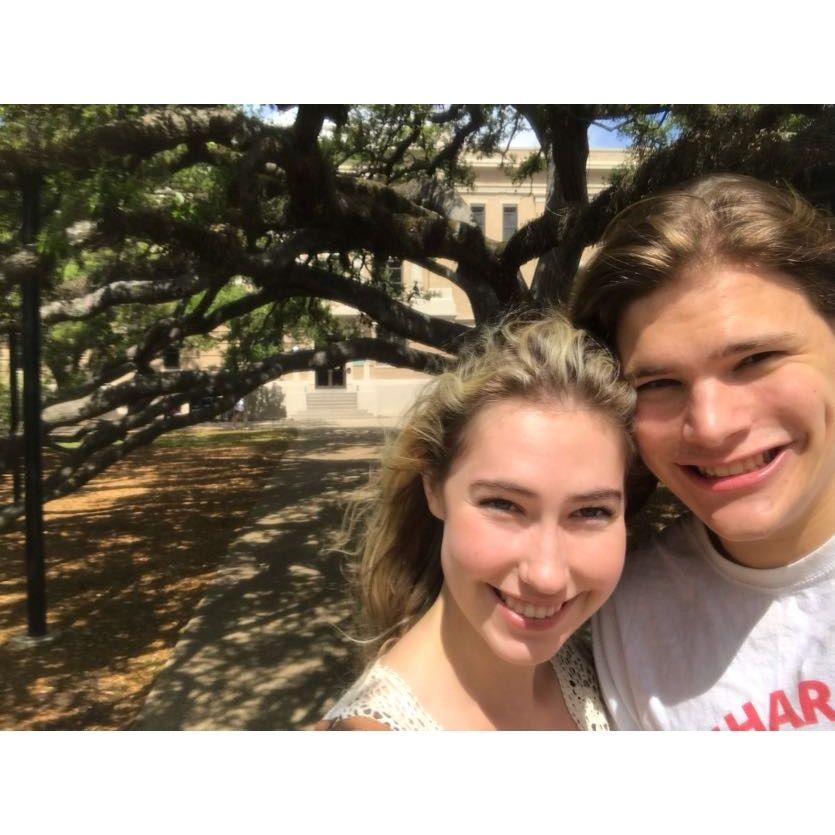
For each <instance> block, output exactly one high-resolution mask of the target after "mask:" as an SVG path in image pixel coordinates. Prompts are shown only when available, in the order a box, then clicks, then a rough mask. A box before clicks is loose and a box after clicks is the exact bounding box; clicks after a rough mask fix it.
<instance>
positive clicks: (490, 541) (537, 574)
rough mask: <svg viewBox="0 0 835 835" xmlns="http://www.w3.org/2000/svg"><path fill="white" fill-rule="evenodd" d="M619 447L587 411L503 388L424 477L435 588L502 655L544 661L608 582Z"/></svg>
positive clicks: (619, 539) (617, 511) (618, 563)
mask: <svg viewBox="0 0 835 835" xmlns="http://www.w3.org/2000/svg"><path fill="white" fill-rule="evenodd" d="M625 459H626V444H625V439H624V437H623V432H622V430H620V429H619V428H617V427H616V426H614V425H613V424H612V423H611V422H610V421H609V420H608V419H607V418H606V417H604V416H603V415H601V414H599V413H598V412H595V411H593V410H591V409H589V408H586V407H582V406H579V405H576V404H574V403H572V402H570V401H569V402H567V403H562V404H560V403H533V402H530V401H527V400H523V399H517V398H513V399H507V400H503V401H500V402H499V403H496V404H493V405H490V406H488V407H486V408H484V409H482V410H481V411H480V412H478V413H477V415H476V416H475V417H474V418H473V420H472V421H471V422H470V424H469V425H468V426H467V428H466V430H465V432H464V437H463V444H462V448H461V451H460V453H459V454H458V456H457V457H456V459H455V461H454V462H453V463H452V466H451V467H450V470H449V472H448V474H447V477H446V479H445V480H444V481H443V483H442V484H441V485H432V484H430V483H429V482H427V484H426V492H427V499H428V501H429V506H430V509H431V510H432V512H433V514H434V515H435V516H437V517H438V518H439V519H442V520H443V522H444V536H443V544H442V547H441V565H442V568H443V573H444V585H445V590H446V593H447V594H446V597H447V599H448V600H449V601H450V602H451V603H452V605H453V606H455V607H456V608H457V609H458V610H459V611H460V613H461V614H462V615H463V617H464V619H465V620H466V622H467V623H469V625H470V626H471V627H472V629H473V630H475V632H476V633H478V634H479V635H480V636H481V638H482V639H483V640H484V642H485V643H486V644H487V645H488V646H489V648H490V649H491V650H492V651H493V652H494V653H495V654H496V655H497V656H499V657H500V658H501V659H503V660H504V661H507V662H510V663H516V664H539V663H541V662H543V661H546V660H547V659H548V658H550V657H551V656H552V655H554V654H555V653H556V652H557V650H559V648H560V647H561V646H562V644H563V643H564V642H565V640H566V639H567V638H568V637H569V636H570V635H571V634H572V633H573V632H574V631H575V630H576V629H577V628H578V627H579V626H580V625H581V624H582V623H583V622H584V621H585V620H586V619H587V618H589V617H590V616H591V615H592V614H593V613H594V612H595V611H596V610H597V609H598V608H599V607H600V606H601V605H602V604H603V603H604V601H605V600H606V598H608V596H609V595H610V594H611V593H612V591H613V589H614V587H615V584H616V583H617V581H618V579H619V577H620V574H621V571H622V569H623V560H624V552H625V547H626V532H625V526H624V516H623V510H624V498H623V483H624V469H625Z"/></svg>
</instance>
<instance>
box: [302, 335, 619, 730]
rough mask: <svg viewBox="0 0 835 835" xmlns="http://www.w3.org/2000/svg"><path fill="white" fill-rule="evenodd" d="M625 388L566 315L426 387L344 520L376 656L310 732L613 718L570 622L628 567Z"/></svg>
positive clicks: (602, 723)
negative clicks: (349, 521) (355, 539)
mask: <svg viewBox="0 0 835 835" xmlns="http://www.w3.org/2000/svg"><path fill="white" fill-rule="evenodd" d="M633 402H634V395H633V393H632V391H631V390H630V389H629V387H628V386H626V385H625V384H624V383H622V382H620V381H619V380H618V372H617V368H616V366H615V364H614V363H613V362H612V360H611V358H610V357H609V356H608V354H606V353H605V352H603V351H601V350H600V349H598V348H597V347H595V346H594V345H593V343H592V342H591V341H590V340H589V339H588V338H587V337H586V336H585V335H584V334H583V333H580V332H578V331H575V330H574V329H572V328H571V327H570V326H569V325H568V323H567V322H566V321H565V320H564V319H560V318H549V319H543V320H540V321H527V322H526V321H519V320H517V321H514V322H511V323H509V324H505V325H504V326H503V327H501V328H500V329H498V330H496V331H495V332H493V333H492V334H491V335H489V336H488V337H486V338H485V340H484V342H483V343H482V344H481V345H480V347H478V348H477V349H474V350H473V351H472V352H471V353H469V354H467V355H466V356H464V357H463V358H462V359H461V361H460V363H459V365H458V367H457V368H456V369H455V370H454V371H450V372H448V373H445V374H443V375H441V376H440V377H438V378H436V379H435V380H433V381H432V382H431V383H429V385H428V387H427V389H426V390H425V392H424V393H423V394H422V396H421V397H420V398H419V400H418V402H417V403H416V404H415V406H414V407H413V408H412V411H411V412H410V415H409V417H408V418H407V420H406V423H405V426H404V428H403V429H402V431H401V432H400V435H399V436H398V438H397V439H396V440H395V441H394V443H393V444H392V445H391V446H390V447H389V448H388V450H387V452H386V453H385V454H384V457H383V461H382V467H381V469H380V471H379V473H378V475H377V476H376V478H375V480H374V481H373V484H372V488H371V489H370V491H369V493H368V496H367V501H365V502H364V503H363V504H362V505H361V506H360V507H359V508H358V510H357V512H356V514H355V516H354V519H353V530H354V531H355V532H358V533H359V534H360V537H361V545H360V548H359V554H360V555H361V561H360V564H359V569H358V573H357V575H356V589H357V593H358V604H359V607H360V615H361V619H362V622H363V624H364V626H365V630H364V631H365V635H366V637H367V641H366V642H365V649H366V657H367V661H368V662H369V664H368V666H367V667H366V669H365V672H364V673H363V674H362V676H361V677H360V678H359V680H358V681H357V682H356V683H355V684H354V685H353V686H352V687H351V688H350V689H349V690H348V691H347V692H346V693H345V694H344V695H343V696H342V698H341V699H340V700H339V701H338V702H337V704H336V705H335V706H334V707H333V708H332V709H331V710H330V711H328V713H327V714H326V717H325V720H323V722H321V723H319V725H318V726H317V727H318V728H319V729H336V730H358V729H362V730H418V729H420V730H437V729H470V730H510V729H518V730H527V729H531V730H549V729H553V730H577V729H581V730H607V729H608V726H607V721H606V717H605V714H604V710H603V706H602V703H601V701H600V697H599V692H598V689H597V683H596V680H595V675H594V669H593V667H592V665H591V659H590V653H588V652H584V650H583V647H582V645H581V644H580V643H579V642H578V641H576V640H575V639H572V638H571V636H572V635H573V633H575V632H576V631H577V629H578V628H579V627H580V626H581V625H582V624H583V623H584V622H585V621H586V620H587V619H588V618H589V617H590V616H591V615H592V613H593V612H595V611H596V610H597V609H598V607H599V606H601V604H602V603H603V602H604V601H605V600H606V598H607V597H608V596H609V595H610V593H611V592H612V589H613V588H614V586H615V583H617V581H618V577H619V576H620V573H621V570H622V567H623V558H624V551H625V528H624V474H625V471H626V467H627V464H628V462H629V460H630V455H631V441H630V438H629V435H628V426H629V423H630V419H631V416H632V407H633Z"/></svg>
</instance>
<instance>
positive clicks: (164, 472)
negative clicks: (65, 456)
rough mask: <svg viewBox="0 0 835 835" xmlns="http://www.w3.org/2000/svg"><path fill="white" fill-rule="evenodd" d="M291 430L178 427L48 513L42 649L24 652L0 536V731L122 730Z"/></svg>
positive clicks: (21, 606)
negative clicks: (45, 621)
mask: <svg viewBox="0 0 835 835" xmlns="http://www.w3.org/2000/svg"><path fill="white" fill-rule="evenodd" d="M291 433H292V430H288V429H280V430H279V429H260V428H259V429H255V428H253V429H244V430H237V429H235V430H230V429H228V428H220V427H213V426H209V427H199V428H195V429H189V430H183V431H180V432H179V433H176V434H172V435H169V436H165V437H163V438H160V439H159V440H158V441H157V442H156V443H154V444H153V445H152V446H151V447H149V448H146V449H143V450H139V451H138V452H136V453H134V454H133V455H130V456H128V457H127V458H126V459H125V460H123V461H121V462H119V463H118V464H116V465H114V466H113V467H111V468H110V469H109V470H108V471H107V472H105V473H103V474H102V475H100V476H98V477H97V478H95V479H94V480H93V481H92V482H90V483H89V484H87V485H86V486H85V487H83V488H82V489H81V490H79V491H78V492H76V493H75V494H73V495H71V496H67V497H65V498H63V499H58V500H56V501H53V502H50V503H49V504H47V505H46V506H45V508H44V524H45V551H46V564H47V603H48V623H49V632H50V639H49V640H48V641H46V642H43V643H39V644H38V645H35V646H32V645H27V644H26V642H21V641H20V640H19V638H20V636H22V635H24V634H25V629H26V608H25V595H26V584H25V575H24V537H23V534H22V532H21V531H22V527H20V528H19V529H17V530H15V531H12V532H10V533H7V534H0V728H3V729H10V728H27V729H37V728H40V729H105V728H125V727H128V726H129V725H130V723H131V721H132V720H133V718H134V717H135V716H136V714H137V712H138V710H139V708H140V707H141V705H142V702H143V699H144V697H145V694H146V693H147V692H148V689H149V688H150V686H151V683H152V681H153V679H154V677H155V676H156V674H157V673H158V672H159V670H160V669H161V668H162V666H163V665H164V664H165V662H166V661H167V660H168V657H169V655H170V653H171V649H172V647H173V645H174V643H175V641H176V639H177V635H178V632H179V630H180V628H181V627H182V626H183V625H184V624H185V622H186V621H187V620H188V619H189V618H190V616H191V614H192V612H193V610H194V607H195V605H196V604H197V602H198V601H199V600H200V598H201V597H202V595H203V593H204V591H205V589H206V585H207V583H208V582H209V580H210V579H211V577H212V575H213V573H214V571H215V569H216V567H217V566H218V564H219V563H220V562H221V560H222V559H223V557H224V555H225V554H226V552H227V548H228V545H229V543H230V542H231V541H232V540H233V539H234V538H235V536H236V534H237V532H238V531H239V529H240V527H241V525H242V523H243V522H244V521H245V519H246V515H247V513H248V511H249V509H250V508H251V507H252V505H253V503H254V502H255V500H256V498H257V496H258V493H259V490H260V488H261V486H262V485H263V484H264V482H265V481H266V479H267V478H268V477H269V476H270V475H271V474H272V473H273V471H274V470H275V468H276V466H277V465H278V462H279V461H280V460H281V457H282V455H283V453H284V451H285V450H286V449H287V445H288V442H289V440H290V437H291ZM10 481H11V479H10V477H6V478H5V479H4V480H2V481H0V500H2V501H6V500H8V498H9V493H10V491H11V487H10Z"/></svg>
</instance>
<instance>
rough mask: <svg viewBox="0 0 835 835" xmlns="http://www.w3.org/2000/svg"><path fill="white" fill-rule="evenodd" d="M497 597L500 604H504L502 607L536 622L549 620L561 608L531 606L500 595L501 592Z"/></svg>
mask: <svg viewBox="0 0 835 835" xmlns="http://www.w3.org/2000/svg"><path fill="white" fill-rule="evenodd" d="M499 597H501V599H502V603H504V605H505V606H507V608H508V609H510V610H511V611H512V612H516V614H517V615H522V616H523V617H526V618H534V619H536V620H541V619H542V618H550V617H551V615H555V614H556V613H557V612H559V610H560V609H561V608H562V607H561V606H531V604H530V603H525V602H524V601H523V600H519V599H517V598H515V597H508V596H507V595H506V594H502V593H501V592H499Z"/></svg>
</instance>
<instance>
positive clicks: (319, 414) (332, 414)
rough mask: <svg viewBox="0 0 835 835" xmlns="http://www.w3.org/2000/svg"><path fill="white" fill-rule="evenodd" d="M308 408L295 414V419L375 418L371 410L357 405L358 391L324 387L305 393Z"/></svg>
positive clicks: (310, 420) (308, 420) (307, 421)
mask: <svg viewBox="0 0 835 835" xmlns="http://www.w3.org/2000/svg"><path fill="white" fill-rule="evenodd" d="M305 398H306V400H307V404H306V408H305V409H304V411H302V412H297V413H296V414H295V415H293V418H292V419H293V420H298V421H302V422H306V423H328V422H329V421H338V420H344V419H359V418H373V417H374V416H373V415H372V414H371V412H367V411H365V409H359V408H358V407H357V393H356V391H348V390H346V389H340V388H322V389H314V390H313V391H308V392H307V393H306V394H305Z"/></svg>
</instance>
